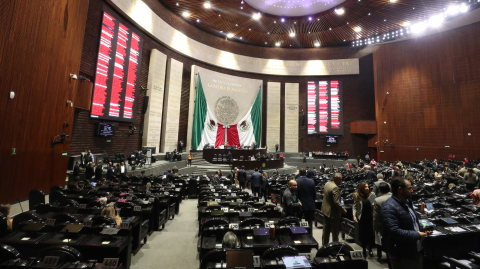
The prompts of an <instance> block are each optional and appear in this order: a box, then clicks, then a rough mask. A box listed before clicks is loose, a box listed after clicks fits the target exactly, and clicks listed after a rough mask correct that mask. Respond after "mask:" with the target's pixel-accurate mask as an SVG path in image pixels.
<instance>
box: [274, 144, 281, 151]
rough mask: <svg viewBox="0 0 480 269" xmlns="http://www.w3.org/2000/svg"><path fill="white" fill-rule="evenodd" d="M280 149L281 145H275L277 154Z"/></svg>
mask: <svg viewBox="0 0 480 269" xmlns="http://www.w3.org/2000/svg"><path fill="white" fill-rule="evenodd" d="M279 147H280V145H278V143H277V144H275V152H278V148H279Z"/></svg>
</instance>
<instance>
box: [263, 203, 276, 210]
mask: <svg viewBox="0 0 480 269" xmlns="http://www.w3.org/2000/svg"><path fill="white" fill-rule="evenodd" d="M276 208H277V206H276V205H274V204H268V205H264V206H262V207H260V210H275V209H276Z"/></svg>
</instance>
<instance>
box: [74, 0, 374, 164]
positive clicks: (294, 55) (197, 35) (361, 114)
mask: <svg viewBox="0 0 480 269" xmlns="http://www.w3.org/2000/svg"><path fill="white" fill-rule="evenodd" d="M145 2H146V3H147V4H148V5H149V6H150V7H151V8H152V10H154V11H155V12H156V13H157V14H158V15H159V16H161V17H162V19H164V20H165V21H166V22H168V23H169V24H170V25H172V26H173V27H175V28H176V29H177V30H180V31H182V32H183V33H185V34H186V35H188V36H190V37H191V38H193V39H196V40H198V41H200V42H202V43H204V44H207V45H210V46H213V47H216V48H218V49H222V50H226V51H230V52H233V53H238V54H242V55H247V56H253V57H261V58H271V59H285V60H308V59H322V60H330V59H347V58H360V75H348V76H328V77H322V76H302V77H300V76H272V75H260V74H251V73H246V72H238V71H232V70H227V69H223V68H219V67H215V66H212V65H209V64H205V63H203V62H199V61H196V60H194V59H191V58H187V57H185V56H183V55H180V54H178V53H176V52H174V51H172V50H170V49H169V48H166V47H165V46H163V45H161V44H160V43H158V42H157V41H155V40H154V39H152V38H151V37H150V36H148V35H147V34H145V33H143V32H142V38H143V39H144V43H143V56H142V66H141V76H140V78H139V85H142V86H144V87H146V85H147V74H148V65H149V61H150V60H149V59H150V52H151V50H152V49H157V50H159V51H160V52H162V53H164V54H166V55H167V57H168V58H174V59H175V60H178V61H180V62H182V63H183V79H182V100H181V107H180V120H179V134H178V138H179V140H182V141H186V140H187V122H188V104H189V94H190V72H191V66H192V65H198V66H200V67H203V68H207V69H210V70H212V71H216V72H221V73H225V74H229V75H234V76H239V77H246V78H252V79H262V80H263V82H264V84H263V88H262V89H263V90H264V96H263V110H264V111H263V112H264V113H263V119H262V124H263V130H266V98H267V96H266V87H267V82H281V83H282V99H281V107H282V108H283V107H284V106H285V100H284V91H285V85H284V83H300V96H299V101H300V111H301V110H302V109H303V110H304V111H305V113H306V102H307V82H308V81H310V80H314V81H319V80H340V81H343V90H344V105H345V106H344V130H345V133H344V136H343V137H342V138H340V141H339V144H338V145H332V146H330V147H327V146H326V144H325V143H324V138H323V136H319V135H316V136H308V135H307V126H306V124H305V126H303V127H302V126H300V130H299V131H300V135H299V139H300V140H299V151H311V150H332V151H349V152H350V154H351V156H353V155H360V154H365V153H366V152H367V151H368V146H367V137H366V136H362V135H353V134H351V133H350V122H351V121H356V120H374V119H375V109H374V82H373V58H372V54H371V53H370V52H368V51H361V50H359V49H354V48H350V47H332V48H316V49H279V48H263V47H256V46H249V45H245V44H240V43H235V42H228V41H225V40H224V39H222V38H219V37H215V36H212V35H210V34H207V33H205V32H203V31H201V30H198V29H197V28H195V27H194V26H192V25H190V24H188V23H187V22H185V21H184V20H183V19H181V18H179V17H178V16H177V15H175V14H174V13H172V12H171V11H170V10H168V9H166V8H165V7H164V6H163V5H162V4H161V3H160V2H159V1H157V0H147V1H145ZM103 10H105V11H108V12H110V13H114V14H116V16H117V18H119V19H120V21H121V22H122V23H125V24H126V25H127V26H131V24H130V23H128V21H127V20H126V19H124V18H122V17H121V16H120V14H119V13H118V12H116V11H114V9H113V8H112V7H110V6H109V4H107V3H106V2H105V1H103V0H91V3H90V7H89V11H88V19H87V27H86V30H85V41H84V46H83V53H82V65H81V72H82V73H83V74H85V75H87V76H89V77H92V78H93V77H94V75H95V64H96V60H97V52H98V41H99V38H100V25H101V19H102V12H103ZM145 93H146V91H140V92H139V93H138V95H139V96H138V97H137V100H138V102H139V104H138V106H137V117H136V122H135V123H134V124H129V123H122V122H118V124H119V131H118V132H117V133H116V134H115V137H113V138H109V139H110V140H111V142H110V143H107V142H106V140H107V139H105V138H100V137H95V136H94V135H93V132H94V131H93V130H94V123H95V122H96V121H98V120H95V119H90V118H89V111H85V110H77V111H76V113H75V124H74V130H73V142H72V146H71V152H70V153H71V155H75V154H79V153H80V152H81V151H82V150H83V149H87V148H88V149H91V150H92V151H93V152H100V151H103V150H105V151H106V152H107V153H108V154H109V155H113V154H115V153H125V154H126V153H129V152H132V151H134V150H138V149H140V148H141V137H140V135H139V134H138V130H142V129H143V125H142V123H143V115H142V114H141V112H140V111H141V108H142V106H143V96H144V95H145ZM281 111H282V112H281V130H280V132H281V139H282V140H283V139H284V131H283V125H284V112H283V109H281ZM299 119H300V118H299ZM130 126H135V127H136V128H137V133H136V134H135V135H132V136H128V135H127V132H128V129H129V127H130ZM265 137H266V133H265V132H263V134H262V143H263V144H264V143H265ZM159 144H160V143H159ZM280 144H281V148H282V149H283V145H282V144H283V143H280ZM160 150H161V149H160Z"/></svg>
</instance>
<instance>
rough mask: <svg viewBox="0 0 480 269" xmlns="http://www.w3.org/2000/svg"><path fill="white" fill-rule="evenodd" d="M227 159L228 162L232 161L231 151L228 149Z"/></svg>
mask: <svg viewBox="0 0 480 269" xmlns="http://www.w3.org/2000/svg"><path fill="white" fill-rule="evenodd" d="M227 160H228V161H229V162H231V161H233V156H232V153H231V152H230V151H229V152H228V155H227Z"/></svg>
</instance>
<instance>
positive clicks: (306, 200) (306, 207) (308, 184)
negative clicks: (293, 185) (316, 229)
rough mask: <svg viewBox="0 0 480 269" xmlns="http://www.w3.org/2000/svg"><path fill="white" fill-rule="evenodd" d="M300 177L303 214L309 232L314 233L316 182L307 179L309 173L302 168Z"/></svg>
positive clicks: (298, 186)
mask: <svg viewBox="0 0 480 269" xmlns="http://www.w3.org/2000/svg"><path fill="white" fill-rule="evenodd" d="M299 174H300V177H299V178H298V179H297V195H298V199H300V202H301V203H302V213H303V216H304V218H305V220H306V221H307V222H308V229H307V230H308V232H309V233H310V234H312V233H313V226H312V224H313V214H314V212H315V196H316V195H317V191H316V190H315V182H314V181H313V179H311V178H308V177H306V174H307V172H306V171H305V169H304V168H300V171H299Z"/></svg>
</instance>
